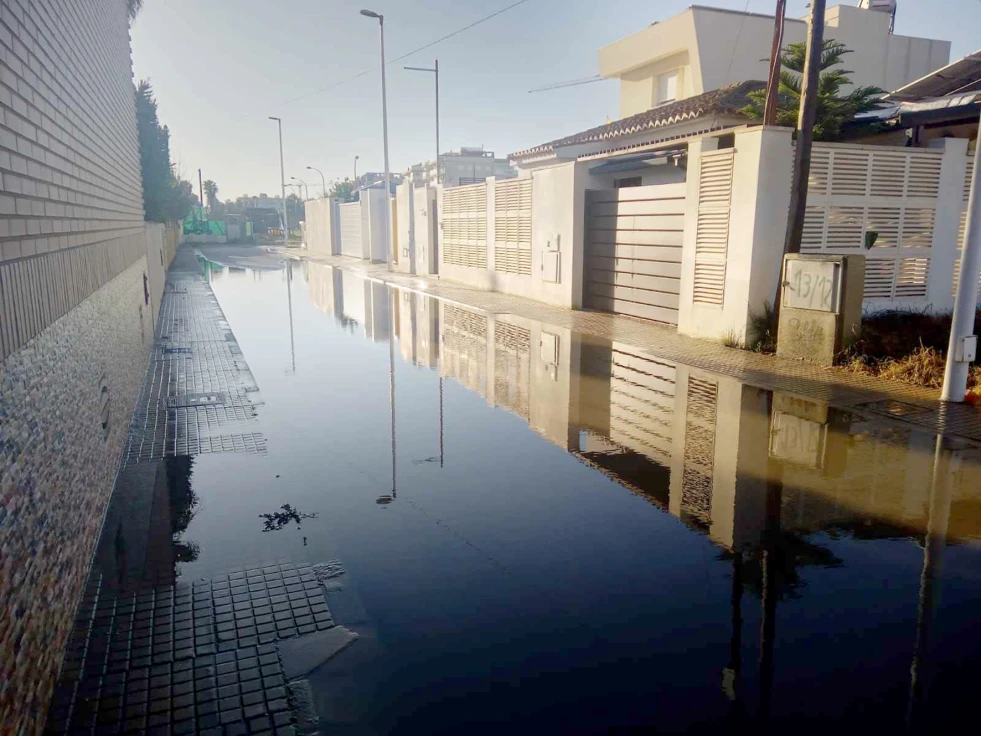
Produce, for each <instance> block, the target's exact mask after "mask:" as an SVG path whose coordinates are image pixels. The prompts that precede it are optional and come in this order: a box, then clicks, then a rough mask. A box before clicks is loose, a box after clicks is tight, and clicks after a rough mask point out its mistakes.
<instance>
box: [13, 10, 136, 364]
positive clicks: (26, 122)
mask: <svg viewBox="0 0 981 736" xmlns="http://www.w3.org/2000/svg"><path fill="white" fill-rule="evenodd" d="M0 113H2V115H0V179H2V184H0V284H2V286H0V289H2V290H3V296H4V299H5V301H4V302H3V304H4V308H3V310H2V312H3V315H4V319H3V321H2V322H0V351H2V352H0V359H2V358H4V357H6V356H7V355H9V354H11V353H12V352H13V351H14V350H16V349H17V348H18V347H19V346H20V345H23V344H24V343H25V342H27V340H30V339H31V338H32V337H34V336H35V335H36V334H38V332H39V331H40V329H43V328H44V327H45V326H47V324H50V323H51V322H53V321H54V319H57V318H58V317H59V316H61V314H63V313H64V311H66V309H70V308H71V307H72V306H75V304H78V303H79V302H80V301H81V300H82V299H84V298H85V296H87V295H88V294H90V293H92V292H93V291H94V290H95V289H97V288H99V286H101V285H102V284H104V283H106V282H107V281H108V280H109V279H110V278H112V277H113V276H115V275H117V274H119V273H121V272H122V270H124V269H125V267H127V266H128V265H130V264H132V263H134V262H135V260H136V259H137V258H138V257H139V256H140V255H141V254H142V250H140V249H139V248H138V247H136V246H135V245H133V243H129V244H128V241H129V239H130V238H133V237H134V236H138V235H140V234H141V233H142V230H143V198H142V188H141V183H140V157H139V145H138V139H137V132H136V117H135V98H134V92H133V71H132V61H131V58H130V47H129V27H128V23H127V18H126V8H125V2H124V0H30V2H28V0H0ZM134 242H135V241H134ZM107 244H108V245H109V248H108V251H107V248H106V245H107ZM90 246H95V248H96V250H98V252H99V253H98V254H97V253H96V250H93V249H92V248H91V247H90ZM68 250H80V251H82V252H81V253H78V254H76V256H75V257H76V259H77V260H76V261H75V262H76V263H83V264H84V265H83V266H81V269H82V270H84V271H86V273H87V274H88V276H87V279H88V280H87V282H86V283H85V284H84V285H83V286H82V287H81V288H76V289H74V290H72V294H71V297H70V299H69V300H68V301H66V302H63V303H62V305H61V306H60V307H59V308H58V309H50V308H49V309H46V310H41V311H42V312H43V314H41V315H39V314H38V313H37V310H39V309H41V308H40V306H39V305H37V304H36V302H37V298H36V296H35V298H34V300H33V302H32V301H30V300H27V301H26V303H23V302H24V301H25V297H24V295H18V296H16V297H15V296H14V295H13V294H12V292H13V291H14V289H15V285H16V284H17V283H23V280H24V279H27V278H31V279H39V280H41V281H48V279H49V278H55V279H59V278H60V277H59V276H57V275H54V276H50V277H49V276H38V275H34V274H25V272H24V268H25V267H26V266H25V265H24V264H26V263H28V262H31V263H30V268H31V269H35V270H36V269H48V270H49V271H50V272H52V273H55V272H56V271H57V267H56V266H55V265H54V264H57V263H59V262H63V261H64V259H61V261H59V260H58V259H56V258H54V257H53V254H55V253H58V252H63V251H68ZM109 251H111V252H113V253H119V254H121V257H119V258H114V259H108V260H107V256H106V255H105V254H106V253H107V252H109ZM16 264H21V266H20V267H19V268H18V267H16ZM73 270H77V269H73ZM51 290H52V291H53V292H65V291H66V289H65V283H64V282H63V281H61V280H56V282H55V283H54V284H53V285H52V289H51ZM15 302H16V303H15ZM59 311H60V313H59Z"/></svg>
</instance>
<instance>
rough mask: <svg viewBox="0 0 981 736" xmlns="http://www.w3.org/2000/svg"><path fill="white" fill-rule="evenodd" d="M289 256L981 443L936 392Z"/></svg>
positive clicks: (456, 287) (619, 320)
mask: <svg viewBox="0 0 981 736" xmlns="http://www.w3.org/2000/svg"><path fill="white" fill-rule="evenodd" d="M280 250H281V252H283V253H285V255H286V256H288V257H291V258H299V259H305V260H309V261H312V262H315V263H323V264H325V265H329V266H333V267H335V268H341V269H344V270H347V271H351V272H355V273H361V274H363V275H364V276H366V277H368V278H372V279H376V280H379V281H383V282H386V283H391V284H393V285H395V286H398V287H400V288H404V289H409V290H413V291H418V292H421V293H425V294H430V295H432V296H434V297H437V298H439V299H444V300H447V301H451V302H455V303H457V304H460V305H462V306H466V307H470V308H473V309H478V310H481V311H485V312H489V313H493V314H505V313H506V314H515V315H518V316H521V317H525V318H528V319H535V320H539V321H541V322H545V323H548V324H552V325H557V326H559V327H565V328H567V329H570V330H576V331H578V332H581V333H583V334H586V335H593V336H596V337H599V338H603V339H606V340H614V341H617V342H623V343H625V344H628V345H631V346H633V347H636V348H639V349H641V350H644V351H646V352H648V353H650V354H651V355H653V356H656V357H659V358H662V359H665V360H670V361H674V362H677V363H683V364H685V365H688V366H692V367H694V368H700V369H703V370H708V371H712V372H714V373H718V374H720V375H724V376H729V377H731V378H735V379H737V380H739V381H742V382H744V383H747V384H750V385H753V386H758V387H760V388H764V389H768V390H771V391H782V392H787V393H791V394H796V395H798V396H801V397H803V398H808V399H812V400H814V401H821V402H827V403H828V404H831V405H834V406H837V407H842V408H849V409H852V410H854V411H857V412H859V413H868V414H871V415H877V416H886V417H890V418H893V419H899V420H901V421H905V422H910V423H913V424H915V425H917V426H919V427H921V428H925V429H928V430H930V431H935V432H938V433H942V434H945V435H948V436H959V437H964V438H967V439H971V440H975V441H981V409H978V408H975V407H972V406H969V405H966V404H944V403H942V402H940V401H939V400H938V394H939V391H938V390H937V389H924V388H919V387H916V386H910V385H908V384H905V383H900V382H898V381H889V380H884V379H881V378H873V377H870V376H863V375H860V374H856V373H850V372H847V371H844V370H840V369H834V368H822V367H820V366H815V365H810V364H808V363H802V362H799V361H793V360H786V359H784V358H777V357H776V356H773V355H764V354H761V353H754V352H750V351H748V350H739V349H735V348H726V347H723V346H722V345H719V344H717V343H713V342H709V341H705V340H696V339H694V338H690V337H685V336H684V335H679V334H678V333H677V332H676V331H675V330H674V329H671V328H669V327H665V326H662V325H658V324H655V323H652V322H645V321H642V320H638V319H634V318H632V317H626V316H621V315H615V314H607V313H604V312H592V311H576V310H571V309H565V308H562V307H554V306H551V305H548V304H543V303H540V302H536V301H532V300H530V299H525V298H522V297H516V296H509V295H506V294H500V293H496V292H488V291H482V290H479V289H474V288H471V287H468V286H465V285H462V284H457V283H454V282H450V281H441V280H440V279H438V278H432V277H426V276H412V275H408V274H402V273H393V272H390V271H388V269H387V267H386V265H385V264H379V263H367V262H365V261H361V260H357V259H354V258H350V257H346V256H322V255H319V254H311V253H309V252H307V251H300V250H298V249H292V248H291V249H290V250H288V251H282V249H280Z"/></svg>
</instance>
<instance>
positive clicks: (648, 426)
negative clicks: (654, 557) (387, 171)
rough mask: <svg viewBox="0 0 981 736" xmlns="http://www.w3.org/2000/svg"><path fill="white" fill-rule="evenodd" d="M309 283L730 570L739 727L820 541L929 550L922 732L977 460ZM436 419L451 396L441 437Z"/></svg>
mask: <svg viewBox="0 0 981 736" xmlns="http://www.w3.org/2000/svg"><path fill="white" fill-rule="evenodd" d="M307 273H308V281H309V284H308V286H309V293H310V295H311V299H312V300H313V302H314V303H315V304H316V305H317V306H318V307H319V308H320V309H321V310H322V311H324V312H325V313H327V314H330V315H333V316H334V317H335V319H337V320H338V321H339V322H341V323H343V324H345V325H347V326H348V328H349V329H351V330H352V331H355V332H357V331H361V332H362V334H363V335H364V337H365V338H366V339H369V340H375V341H381V340H392V341H393V344H394V342H397V344H398V349H399V354H400V356H401V357H402V359H403V360H404V361H406V362H409V363H412V364H415V365H419V366H425V367H429V368H433V369H436V370H438V371H439V376H440V379H441V381H442V379H443V378H449V379H452V380H455V381H457V382H458V383H459V384H461V385H462V386H465V387H466V388H468V389H469V390H471V391H473V392H476V393H478V394H479V395H481V396H482V397H484V399H485V400H486V401H487V402H488V404H490V405H492V406H497V407H500V408H502V409H505V410H507V411H509V412H511V413H513V414H516V415H517V416H520V417H521V418H522V419H524V420H525V421H526V422H527V423H528V424H529V426H530V427H531V428H532V429H534V430H535V431H536V432H537V433H538V434H540V435H541V436H543V437H545V438H547V439H548V440H550V441H551V442H553V443H554V444H556V445H558V446H560V447H562V448H564V449H565V450H566V451H567V452H569V453H570V454H572V455H574V456H576V457H577V458H578V459H579V460H580V461H582V462H583V463H585V464H587V465H589V466H590V467H592V468H595V469H596V470H598V471H599V472H601V473H603V474H604V475H606V476H607V477H609V478H611V479H613V480H614V481H616V482H617V483H618V484H619V485H620V486H622V487H623V488H625V489H627V490H629V491H630V492H632V493H635V494H637V495H638V496H640V497H642V498H644V499H646V500H647V501H649V502H650V503H651V504H652V505H654V506H656V507H658V508H659V509H661V510H663V511H665V512H667V513H670V514H671V515H673V516H675V517H677V518H678V519H679V520H680V521H681V522H682V523H684V524H686V525H688V526H689V527H691V528H693V529H695V530H698V531H699V532H701V533H703V534H705V535H707V536H708V537H709V538H710V539H711V540H712V541H713V542H714V543H715V544H716V545H718V547H719V549H720V555H721V556H722V557H723V558H726V559H729V560H731V564H732V573H731V598H730V603H731V627H732V633H731V645H730V650H729V651H730V653H729V658H728V662H726V663H725V665H724V666H723V667H722V668H720V669H721V687H722V691H723V692H724V693H725V695H726V696H727V697H728V698H729V699H730V700H731V701H732V715H733V718H734V719H735V720H736V721H737V722H738V721H739V720H740V719H742V718H743V717H744V714H746V713H750V712H756V713H757V715H758V717H760V718H761V719H762V720H764V721H765V720H766V716H767V714H768V712H769V708H770V699H771V695H772V688H773V679H774V667H775V663H774V643H775V640H776V637H777V633H778V632H777V631H776V620H777V607H778V605H779V602H780V601H781V600H786V599H791V598H796V597H799V596H801V595H803V594H804V593H803V590H802V582H801V570H802V569H803V568H805V567H808V566H820V567H824V568H834V567H836V566H840V565H841V564H842V562H841V560H839V559H838V558H837V557H836V556H835V555H834V554H833V553H832V552H831V551H830V550H829V549H827V548H826V547H823V546H821V545H820V544H819V543H817V542H813V541H811V537H813V536H814V535H815V534H816V533H820V532H823V533H829V534H832V535H851V536H852V537H854V538H856V539H876V538H895V539H910V540H912V541H913V542H914V543H916V544H921V545H922V546H923V549H924V555H923V573H922V576H921V581H920V587H919V590H920V594H919V601H918V605H919V616H918V627H917V631H916V632H910V637H911V639H914V638H915V648H914V651H915V654H914V658H913V661H912V663H911V683H910V696H909V715H908V720H909V722H910V725H911V726H912V725H913V724H914V723H915V719H916V706H917V704H918V703H919V702H920V700H921V699H922V697H923V692H922V691H923V684H922V683H923V671H924V668H925V667H926V666H927V664H928V652H929V646H928V642H929V633H930V629H931V624H932V611H933V600H934V598H935V596H936V589H937V587H938V578H939V574H940V561H941V559H942V556H943V549H944V547H945V546H946V545H947V544H948V542H951V541H955V540H969V539H979V538H981V472H979V468H981V464H979V459H981V458H979V456H978V452H977V450H976V449H974V448H971V447H969V446H966V445H965V446H961V445H959V443H958V442H957V441H953V440H944V441H942V440H940V439H939V438H936V437H933V436H931V435H929V434H927V433H925V432H922V431H917V430H914V429H913V428H912V427H911V426H910V425H908V424H904V423H902V422H898V421H891V420H886V419H882V418H874V419H870V418H868V417H865V416H862V415H860V414H857V413H854V412H848V411H841V410H838V409H835V408H833V407H830V406H828V405H827V404H825V403H822V402H817V401H813V400H811V399H807V398H802V397H799V396H795V395H793V394H790V393H781V392H769V391H764V390H762V389H758V388H754V387H752V386H747V385H745V384H743V383H740V382H739V381H737V380H735V379H732V378H729V377H726V376H721V375H718V374H715V373H712V372H710V371H705V370H701V369H698V368H693V367H690V366H686V365H684V364H680V363H675V362H672V361H668V360H662V359H660V358H657V357H654V356H651V355H649V354H645V353H644V352H643V351H641V350H638V349H636V348H633V347H630V346H628V345H625V344H622V343H618V342H615V341H610V340H602V339H597V338H593V337H589V336H584V335H581V334H579V333H576V332H573V331H571V330H568V329H565V328H562V327H556V326H553V325H548V324H544V323H541V322H538V321H535V320H530V319H525V318H522V317H518V316H516V315H512V314H497V315H494V314H484V313H481V312H478V311H475V310H472V309H467V308H464V307H461V306H458V305H456V304H451V303H447V302H445V301H440V300H437V299H435V298H433V297H431V296H427V295H425V294H420V293H416V292H412V291H408V290H402V289H399V288H394V287H390V286H385V285H383V284H379V283H375V282H371V281H368V280H365V279H363V278H360V277H358V276H357V275H355V274H352V273H348V272H344V271H340V270H338V269H334V268H331V267H329V266H323V265H318V264H313V263H310V264H308V271H307ZM393 411H394V410H393ZM393 416H394V414H393ZM442 418H443V417H442V401H441V397H440V411H439V420H440V421H439V423H440V439H442ZM393 427H394V424H393ZM440 445H441V447H442V442H440ZM441 455H442V451H441ZM393 468H394V435H393ZM393 488H394V479H393ZM392 498H394V491H393V494H392ZM747 594H748V595H750V596H751V597H753V598H755V599H757V600H758V601H759V605H760V608H761V616H760V618H761V624H760V630H759V632H758V637H759V652H760V654H759V660H758V662H757V664H756V666H757V667H758V669H759V673H758V682H759V702H758V703H757V704H756V706H755V707H751V706H750V704H748V703H745V702H743V701H742V700H741V698H740V686H739V681H740V673H741V671H742V669H743V668H744V663H743V662H742V661H741V649H742V641H743V639H744V638H745V637H746V635H747V632H744V631H743V607H744V605H746V603H745V600H744V599H745V596H746V595H747Z"/></svg>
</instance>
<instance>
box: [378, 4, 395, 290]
mask: <svg viewBox="0 0 981 736" xmlns="http://www.w3.org/2000/svg"><path fill="white" fill-rule="evenodd" d="M378 31H379V34H380V36H381V68H382V69H381V71H382V139H383V145H384V150H385V251H386V255H385V262H386V263H387V264H388V268H389V270H391V268H392V202H391V196H392V186H391V174H390V173H389V170H388V96H387V94H386V92H385V18H384V17H383V16H381V15H379V16H378Z"/></svg>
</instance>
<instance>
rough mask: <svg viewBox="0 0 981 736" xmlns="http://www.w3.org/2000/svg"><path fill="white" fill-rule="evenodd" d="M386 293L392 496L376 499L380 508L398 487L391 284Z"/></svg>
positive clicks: (393, 497)
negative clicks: (396, 479)
mask: <svg viewBox="0 0 981 736" xmlns="http://www.w3.org/2000/svg"><path fill="white" fill-rule="evenodd" d="M386 293H387V294H388V299H387V300H386V301H387V306H388V313H389V319H388V414H389V417H390V418H391V425H392V493H391V494H390V495H388V494H386V495H382V496H379V497H378V498H377V499H375V503H377V504H378V505H379V506H387V505H388V504H390V503H392V502H393V501H394V500H395V499H396V498H397V494H396V487H395V309H394V307H393V305H392V299H393V296H394V295H393V294H392V287H391V284H388V285H386Z"/></svg>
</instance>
